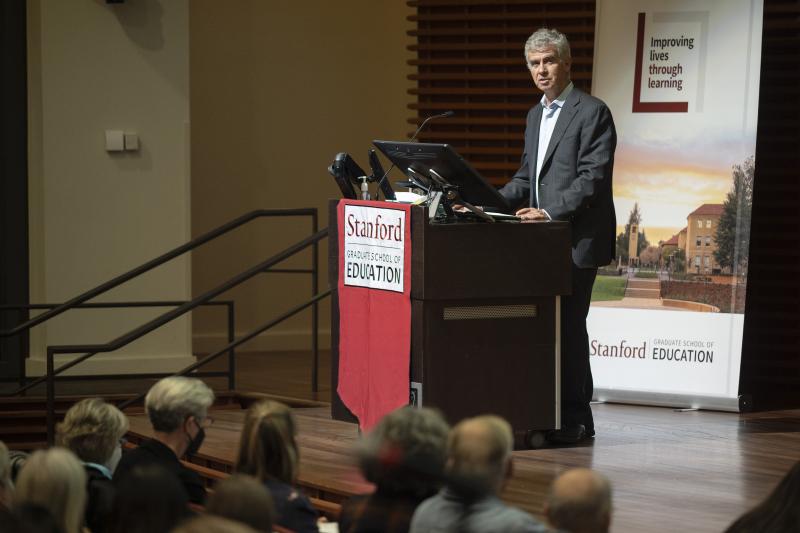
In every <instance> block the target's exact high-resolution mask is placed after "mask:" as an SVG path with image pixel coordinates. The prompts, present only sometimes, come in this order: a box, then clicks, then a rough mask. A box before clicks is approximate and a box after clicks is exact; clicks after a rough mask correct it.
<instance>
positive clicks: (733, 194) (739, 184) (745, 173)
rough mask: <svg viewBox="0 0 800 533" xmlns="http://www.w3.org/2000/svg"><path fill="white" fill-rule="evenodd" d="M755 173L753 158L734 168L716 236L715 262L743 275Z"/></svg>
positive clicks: (733, 272) (745, 269)
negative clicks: (731, 182)
mask: <svg viewBox="0 0 800 533" xmlns="http://www.w3.org/2000/svg"><path fill="white" fill-rule="evenodd" d="M754 170H755V157H753V156H750V157H748V158H747V159H745V160H744V162H743V163H742V164H741V165H733V184H732V185H731V190H730V191H728V195H727V197H726V198H725V203H724V204H723V206H722V216H721V217H720V219H719V226H717V233H716V235H715V237H714V239H715V240H716V242H717V250H716V251H715V252H714V259H716V260H717V262H718V263H719V264H720V266H721V267H722V268H724V269H727V270H728V271H730V272H731V273H732V274H734V275H739V276H746V275H747V258H748V248H749V246H750V219H751V218H752V212H753V176H754Z"/></svg>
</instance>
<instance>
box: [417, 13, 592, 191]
mask: <svg viewBox="0 0 800 533" xmlns="http://www.w3.org/2000/svg"><path fill="white" fill-rule="evenodd" d="M408 4H409V5H410V6H414V7H416V9H417V14H416V15H415V16H413V17H411V19H412V21H414V22H416V24H417V29H416V30H414V31H411V32H410V35H412V36H414V37H416V39H417V44H415V45H414V46H412V50H414V51H416V53H417V58H416V59H415V60H413V61H412V62H411V63H412V65H415V66H416V67H417V73H416V74H414V75H412V76H410V79H411V80H414V81H416V85H417V87H416V88H414V89H412V90H411V94H414V95H416V97H417V102H416V103H415V104H412V106H411V108H412V109H413V110H414V111H415V112H416V116H415V117H413V118H411V119H409V123H410V124H412V125H413V127H414V128H416V127H417V125H419V124H420V123H421V122H422V120H424V119H425V117H427V116H430V115H433V114H437V113H441V112H444V111H447V110H453V111H455V112H456V115H455V116H454V117H452V118H447V119H440V120H434V121H431V122H429V123H428V126H427V127H426V129H425V131H423V132H422V133H421V134H420V136H419V140H421V141H429V142H446V143H449V144H452V145H453V146H454V147H455V148H456V149H457V150H458V151H459V152H460V153H461V154H462V155H463V156H464V157H466V158H467V159H468V160H469V161H470V162H471V163H472V164H473V166H474V167H475V168H476V169H477V170H478V171H479V172H481V174H483V175H484V176H485V177H486V178H488V179H489V180H490V181H492V182H493V183H495V184H496V185H500V184H502V183H504V182H505V181H506V180H507V179H508V178H510V177H511V176H512V175H513V174H514V172H515V171H516V170H517V168H518V167H519V160H520V156H521V155H522V137H523V134H524V132H525V116H526V114H527V112H528V109H529V108H530V107H531V106H532V105H533V104H534V103H535V102H536V101H537V100H538V99H539V98H540V97H541V93H538V91H537V90H536V88H535V87H534V86H533V82H532V81H531V77H530V74H529V73H528V69H527V68H526V67H525V58H524V55H523V47H524V46H525V41H526V40H527V38H528V36H529V35H530V34H531V33H533V31H534V30H536V28H539V27H542V26H549V27H555V28H558V29H559V30H561V31H563V32H564V33H565V34H566V35H567V36H568V37H569V39H570V44H571V47H572V56H573V69H572V79H573V81H574V82H575V85H576V86H578V87H580V88H582V89H584V90H586V91H588V90H589V89H590V87H591V83H592V79H591V78H592V56H593V53H594V12H595V9H594V7H595V6H594V2H564V1H561V2H559V1H553V0H549V1H544V0H539V1H531V0H527V1H524V2H522V1H509V0H506V1H494V2H493V1H491V0H483V1H478V0H472V1H469V0H460V1H454V0H417V1H412V2H408Z"/></svg>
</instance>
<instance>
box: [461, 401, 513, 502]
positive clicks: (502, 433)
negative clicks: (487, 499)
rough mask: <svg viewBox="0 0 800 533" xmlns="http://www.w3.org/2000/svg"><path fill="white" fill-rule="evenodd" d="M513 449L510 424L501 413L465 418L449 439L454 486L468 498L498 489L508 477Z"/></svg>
mask: <svg viewBox="0 0 800 533" xmlns="http://www.w3.org/2000/svg"><path fill="white" fill-rule="evenodd" d="M513 449H514V435H513V432H512V430H511V425H510V424H509V423H508V422H506V421H505V420H503V419H502V418H500V417H499V416H494V415H483V416H477V417H475V418H467V419H465V420H462V421H461V422H459V423H458V425H456V427H455V428H453V432H452V433H451V434H450V440H449V442H448V472H447V473H448V477H449V483H450V486H451V488H453V489H454V490H456V491H457V492H459V493H461V494H462V496H465V497H478V496H482V495H484V494H488V493H492V492H496V491H497V490H499V488H500V486H501V484H502V482H503V480H504V479H505V476H506V473H507V471H508V470H507V469H508V464H509V461H510V460H511V452H512V450H513Z"/></svg>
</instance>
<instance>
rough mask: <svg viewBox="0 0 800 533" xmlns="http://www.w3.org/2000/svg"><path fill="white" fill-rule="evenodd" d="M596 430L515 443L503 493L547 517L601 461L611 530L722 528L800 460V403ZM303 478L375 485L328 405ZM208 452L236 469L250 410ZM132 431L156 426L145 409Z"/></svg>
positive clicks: (305, 448) (611, 416)
mask: <svg viewBox="0 0 800 533" xmlns="http://www.w3.org/2000/svg"><path fill="white" fill-rule="evenodd" d="M593 410H594V413H595V424H596V428H597V437H596V438H595V439H594V441H593V442H592V443H590V444H587V445H581V446H576V447H571V448H551V449H541V450H530V451H519V452H514V477H513V478H512V480H511V482H510V483H509V485H508V487H507V488H506V490H505V492H504V494H503V498H504V499H505V500H506V501H507V502H509V503H511V504H513V505H516V506H519V507H521V508H523V509H525V510H527V511H529V512H531V513H533V514H534V515H536V516H538V517H540V518H541V511H542V503H543V500H544V497H545V494H546V492H547V488H548V486H549V484H550V482H551V481H552V479H553V478H554V476H556V475H557V474H558V473H559V472H561V471H563V470H565V469H567V468H570V467H576V466H585V467H590V468H594V469H596V470H598V471H600V472H602V473H604V474H605V475H606V476H608V477H609V478H610V479H611V482H612V484H613V488H614V518H613V524H612V531H614V532H641V531H648V532H653V531H664V532H667V531H694V532H705V531H708V532H712V531H713V532H719V531H722V530H724V529H725V528H726V527H727V526H728V525H729V524H730V523H731V522H732V521H733V520H734V519H735V518H736V517H737V516H739V515H740V514H742V513H743V512H744V511H745V510H747V509H749V508H750V507H752V506H753V505H754V504H756V503H757V502H759V501H760V500H761V499H762V498H764V497H765V496H766V495H767V494H768V493H769V492H770V491H771V490H772V488H773V487H774V486H775V485H776V484H777V483H778V481H779V480H780V479H781V477H783V475H784V474H785V473H786V472H787V471H788V470H789V468H791V466H792V465H793V464H794V463H795V462H796V461H798V460H800V410H792V411H773V412H762V413H750V414H743V415H739V414H733V413H717V412H709V411H674V410H672V409H668V408H659V407H641V406H627V405H618V404H601V405H594V406H593ZM295 414H296V417H297V420H298V426H299V438H298V443H299V446H300V448H301V451H300V454H301V469H300V480H299V481H300V484H301V485H303V486H305V487H308V488H309V490H312V491H313V492H315V493H316V494H315V495H317V496H318V497H321V498H323V499H330V500H333V501H339V500H341V499H342V497H346V496H348V495H351V494H357V493H361V492H367V491H369V490H370V486H369V484H367V483H366V482H365V481H364V480H363V479H362V478H361V476H360V475H359V474H358V471H357V469H356V468H355V466H354V462H353V459H352V456H351V450H352V449H353V445H354V443H355V442H356V440H357V438H358V432H357V430H356V427H355V426H354V425H352V424H348V423H344V422H338V421H334V420H331V418H330V413H329V410H328V409H327V408H324V407H323V408H319V407H317V408H303V409H296V410H295ZM212 416H213V417H214V419H215V422H214V425H213V426H212V427H211V428H210V429H209V430H208V436H207V438H206V441H205V444H204V445H203V447H202V449H201V450H200V454H201V455H202V456H204V457H205V459H206V460H208V461H209V462H211V463H214V462H216V463H219V466H220V467H223V466H224V467H227V468H230V465H231V464H232V463H233V461H234V458H235V455H236V448H237V445H238V440H239V432H240V430H241V427H242V420H243V417H244V412H243V411H235V410H233V411H232V410H216V411H215V412H214V413H213V414H212ZM130 418H131V430H132V431H133V432H134V433H138V434H141V435H143V436H144V435H149V433H150V427H149V424H148V422H147V420H146V419H145V417H144V416H143V415H140V416H131V417H130Z"/></svg>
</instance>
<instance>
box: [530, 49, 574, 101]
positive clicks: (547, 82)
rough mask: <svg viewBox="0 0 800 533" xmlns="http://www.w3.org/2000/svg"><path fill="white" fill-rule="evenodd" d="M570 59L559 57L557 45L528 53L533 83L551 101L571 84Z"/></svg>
mask: <svg viewBox="0 0 800 533" xmlns="http://www.w3.org/2000/svg"><path fill="white" fill-rule="evenodd" d="M570 66H571V63H570V60H569V59H561V58H559V57H558V51H557V50H556V49H555V47H549V48H543V49H541V50H534V51H532V52H529V53H528V67H529V68H530V71H531V77H532V78H533V83H534V84H536V87H538V88H539V90H540V91H542V92H544V94H545V96H547V99H548V100H549V101H551V102H552V101H553V99H555V98H557V97H558V95H559V94H561V91H563V90H564V88H565V87H566V86H567V85H568V84H569V69H570Z"/></svg>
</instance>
